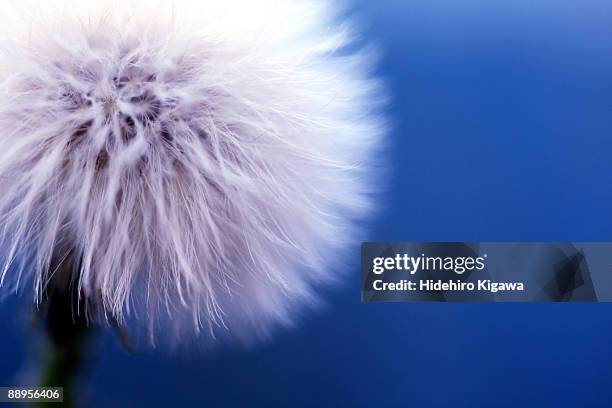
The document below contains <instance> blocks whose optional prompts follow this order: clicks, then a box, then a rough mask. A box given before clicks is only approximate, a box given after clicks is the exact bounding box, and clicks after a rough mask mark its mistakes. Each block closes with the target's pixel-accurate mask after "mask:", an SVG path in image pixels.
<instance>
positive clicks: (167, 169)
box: [0, 0, 382, 340]
mask: <svg viewBox="0 0 612 408" xmlns="http://www.w3.org/2000/svg"><path fill="white" fill-rule="evenodd" d="M348 28H349V27H348V26H347V25H345V24H344V25H343V24H340V23H339V22H338V21H337V19H336V15H335V10H334V9H333V7H332V6H331V5H330V4H329V3H328V2H321V1H302V0H300V1H298V0H265V1H250V0H241V1H239V0H186V1H179V0H176V1H159V2H156V1H150V0H148V1H145V0H135V1H119V0H117V1H111V0H109V1H82V0H79V1H76V0H75V1H69V0H39V1H34V0H19V1H13V0H10V1H9V0H6V1H2V2H1V3H0V233H1V238H2V247H1V249H2V251H1V253H0V256H1V262H0V267H1V268H2V269H0V283H1V286H2V287H3V288H4V289H5V290H11V291H12V290H16V289H23V288H24V287H26V288H27V287H33V295H34V300H35V301H36V302H41V301H43V299H44V298H45V296H46V288H47V286H48V283H49V281H50V280H51V279H52V278H53V276H54V274H58V273H66V272H65V269H66V268H62V267H60V266H58V265H70V268H69V275H70V276H69V281H70V282H71V287H72V288H74V290H76V291H78V293H79V295H80V296H81V297H84V298H86V299H87V301H88V304H93V305H95V306H96V307H97V308H98V310H99V311H101V313H102V315H105V316H107V317H108V316H111V317H112V318H113V319H115V320H117V321H118V322H119V323H125V322H126V319H130V317H131V316H136V317H135V320H138V321H141V322H146V324H147V325H148V326H149V329H150V331H149V332H150V333H155V332H158V331H159V329H160V328H165V327H166V325H167V324H168V323H169V324H170V325H171V326H176V327H183V326H184V322H185V320H186V318H188V321H189V326H190V327H192V328H195V329H196V331H199V329H201V328H205V329H206V332H207V333H212V334H213V335H215V333H216V334H219V332H224V333H230V335H231V336H235V337H238V338H242V339H245V340H249V339H252V338H255V337H258V336H261V335H265V334H267V333H268V331H269V330H270V329H271V328H272V327H273V326H274V324H275V323H279V322H280V323H290V322H291V320H292V316H293V315H294V313H295V312H296V311H297V310H299V307H300V306H303V305H307V304H311V303H312V302H313V301H314V300H315V299H316V291H317V284H321V282H323V281H325V280H327V279H329V278H330V277H331V276H330V275H331V273H332V272H333V271H334V268H333V267H332V262H331V261H332V260H334V259H336V257H337V253H338V251H340V250H342V249H345V248H346V247H347V245H350V246H353V247H356V246H357V244H358V236H357V235H354V234H355V231H356V229H355V223H356V221H358V220H360V219H362V218H361V217H362V216H363V215H365V214H366V209H367V204H368V201H369V200H368V193H369V192H370V191H369V183H370V182H371V179H370V180H368V177H367V176H368V175H371V174H372V172H373V169H372V167H371V163H372V157H373V154H374V153H375V152H376V151H377V150H378V147H379V145H380V143H381V135H382V131H381V123H380V120H379V119H378V118H377V116H376V108H377V104H378V102H379V98H378V97H379V96H380V94H379V92H378V86H377V84H376V82H375V81H373V80H371V79H370V78H369V77H368V70H369V62H370V56H368V55H367V54H366V53H363V52H360V51H355V50H354V47H353V49H350V48H351V47H349V46H350V45H351V43H350V40H351V32H350V30H349V29H348ZM30 285H31V286H30ZM81 312H82V311H81Z"/></svg>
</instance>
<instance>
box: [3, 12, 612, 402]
mask: <svg viewBox="0 0 612 408" xmlns="http://www.w3.org/2000/svg"><path fill="white" fill-rule="evenodd" d="M353 11H354V15H355V16H357V17H358V18H359V19H360V20H361V21H362V22H363V23H364V24H365V26H366V27H365V33H364V37H365V38H368V39H373V40H374V41H376V42H377V43H378V44H379V45H380V46H381V48H382V50H383V61H382V64H381V69H380V71H381V74H382V75H383V76H384V77H385V78H386V79H387V82H388V85H389V87H390V89H391V92H392V94H393V98H394V101H393V105H392V106H391V108H390V109H391V116H392V118H393V121H394V129H393V134H392V143H393V149H391V152H390V153H389V155H388V157H387V158H386V160H387V161H388V163H389V164H390V165H391V167H392V170H393V172H392V175H391V180H390V186H389V192H388V193H387V194H386V195H385V197H384V198H385V201H384V205H383V208H382V212H381V214H380V217H379V218H378V221H377V223H376V224H375V225H374V228H373V230H372V234H371V236H370V238H371V239H372V240H380V241H385V240H389V241H392V240H396V241H427V240H433V241H444V240H461V241H465V240H500V241H501V240H514V241H519V240H525V241H528V240H543V241H547V240H551V241H561V240H567V241H597V240H601V241H612V215H611V210H612V160H610V152H611V151H612V2H610V1H594V0H581V1H578V0H576V1H564V0H555V1H552V0H543V1H535V0H530V1H528V0H505V1H490V0H467V1H466V0H460V1H459V0H405V1H400V0H395V1H392V0H382V1H381V0H379V1H367V0H361V1H355V2H354V6H353ZM355 254H357V245H356V248H355ZM357 262H358V260H357V256H355V259H354V260H352V261H351V263H350V266H351V267H352V271H353V272H352V274H351V275H352V278H349V279H347V284H346V285H345V286H344V287H342V288H339V289H338V290H335V291H334V292H333V293H331V294H330V296H328V297H329V298H330V302H329V305H328V307H327V308H326V309H325V310H323V311H321V312H319V313H315V314H312V315H310V316H308V317H307V318H306V319H305V320H304V321H303V322H302V324H300V326H299V327H298V328H297V329H295V330H292V331H288V332H283V333H280V334H279V336H277V337H276V338H275V339H274V340H273V341H272V342H270V343H269V344H267V345H264V346H262V347H260V348H257V349H256V350H252V351H244V350H235V349H225V350H223V351H222V352H221V353H219V354H216V355H213V356H210V355H209V356H189V357H186V356H167V355H163V354H160V353H147V352H143V353H137V354H128V353H126V352H124V351H122V349H121V348H120V347H119V346H118V344H117V342H116V340H115V339H114V338H113V336H112V335H106V336H105V337H104V340H103V341H101V343H100V344H99V346H98V348H97V352H96V356H95V358H96V359H97V363H96V366H95V369H94V371H93V372H92V375H91V378H90V380H89V381H88V382H87V389H88V392H89V393H90V394H91V395H92V398H93V399H92V405H93V406H115V407H120V406H134V407H136V406H181V407H182V406H208V407H212V406H226V405H229V406H233V405H240V404H242V405H246V406H249V407H259V406H261V407H270V406H283V407H289V406H291V407H302V406H304V407H310V406H372V407H382V406H411V407H446V406H449V407H476V406H486V407H489V406H497V407H516V406H529V407H531V406H533V407H545V406H554V407H566V406H567V407H576V406H579V407H610V406H612V351H611V350H610V344H611V340H612V304H361V303H360V301H359V271H358V264H357ZM16 310H18V309H17V306H16V305H15V302H14V301H9V302H8V303H4V304H2V305H1V307H0V322H1V324H2V326H1V327H2V331H1V334H0V345H1V347H0V362H1V363H0V384H2V385H9V384H14V383H15V381H17V380H16V378H18V376H19V375H20V374H19V373H20V372H23V371H24V369H23V361H24V358H25V356H26V354H27V353H28V352H29V351H30V349H29V348H28V346H27V344H28V341H29V340H28V337H27V335H26V328H25V327H24V326H25V325H24V324H23V322H19V320H18V318H17V317H15V316H16V314H15V311H16Z"/></svg>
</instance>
